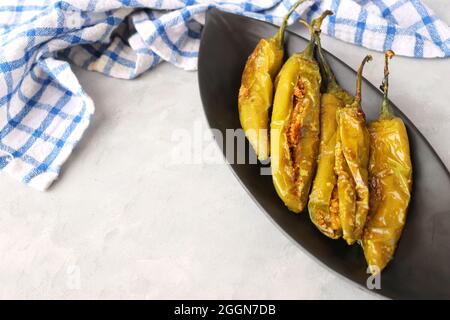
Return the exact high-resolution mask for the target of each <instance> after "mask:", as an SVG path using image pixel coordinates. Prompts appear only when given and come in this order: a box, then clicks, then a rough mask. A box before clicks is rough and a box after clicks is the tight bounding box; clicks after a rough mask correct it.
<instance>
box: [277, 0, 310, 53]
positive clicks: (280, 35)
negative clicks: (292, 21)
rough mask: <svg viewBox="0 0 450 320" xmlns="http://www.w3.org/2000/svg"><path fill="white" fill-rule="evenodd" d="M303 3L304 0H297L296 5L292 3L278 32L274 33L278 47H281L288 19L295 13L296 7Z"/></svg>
mask: <svg viewBox="0 0 450 320" xmlns="http://www.w3.org/2000/svg"><path fill="white" fill-rule="evenodd" d="M304 1H305V0H298V1H297V2H296V3H294V4H293V5H292V7H291V9H289V11H288V13H287V14H286V15H285V16H284V18H283V22H282V23H281V26H280V29H279V30H278V32H277V33H276V35H275V37H274V38H275V39H276V41H277V42H278V44H279V45H280V46H283V42H284V30H285V29H286V27H287V23H288V20H289V17H290V16H291V14H292V13H293V12H294V11H295V9H297V7H298V6H299V5H300V4H301V3H302V2H304Z"/></svg>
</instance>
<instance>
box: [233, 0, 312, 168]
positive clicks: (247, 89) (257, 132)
mask: <svg viewBox="0 0 450 320" xmlns="http://www.w3.org/2000/svg"><path fill="white" fill-rule="evenodd" d="M303 1H304V0H300V1H297V2H296V3H295V4H294V5H293V6H292V8H291V10H290V11H289V12H288V14H287V15H286V17H285V18H284V20H283V23H282V25H281V27H280V29H279V30H278V32H277V33H276V34H275V35H274V36H273V37H272V38H269V39H261V40H260V41H259V43H258V44H257V46H256V48H255V49H254V51H253V52H252V54H251V55H250V56H249V58H248V60H247V63H246V65H245V68H244V72H243V74H242V80H241V87H240V89H239V97H238V109H239V119H240V122H241V126H242V128H243V129H244V133H245V135H246V136H247V139H248V140H249V142H250V144H251V145H252V147H253V149H254V150H255V152H256V155H257V156H258V159H260V160H265V159H267V158H268V157H269V152H270V144H269V133H268V126H269V109H270V107H271V106H272V100H273V80H274V79H275V77H276V75H277V73H278V71H279V70H280V68H281V65H282V63H283V55H284V48H283V47H284V30H285V28H286V25H287V20H288V18H289V16H290V15H291V14H292V12H294V10H295V8H297V6H298V5H299V4H300V3H301V2H303Z"/></svg>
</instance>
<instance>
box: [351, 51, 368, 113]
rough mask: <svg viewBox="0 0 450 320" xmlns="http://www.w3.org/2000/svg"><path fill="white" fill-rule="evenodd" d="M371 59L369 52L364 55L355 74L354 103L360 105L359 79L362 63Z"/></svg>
mask: <svg viewBox="0 0 450 320" xmlns="http://www.w3.org/2000/svg"><path fill="white" fill-rule="evenodd" d="M371 60H372V56H371V55H370V54H368V55H367V56H365V57H364V59H363V61H362V62H361V65H360V66H359V69H358V74H357V76H356V95H355V102H354V104H355V105H360V104H361V79H362V72H363V70H364V65H365V64H366V62H369V61H371Z"/></svg>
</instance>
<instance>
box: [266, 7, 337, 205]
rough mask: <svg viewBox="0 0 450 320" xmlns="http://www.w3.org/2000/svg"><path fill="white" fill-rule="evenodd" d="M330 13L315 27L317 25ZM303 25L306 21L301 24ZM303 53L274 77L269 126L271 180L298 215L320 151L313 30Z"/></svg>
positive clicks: (297, 55)
mask: <svg viewBox="0 0 450 320" xmlns="http://www.w3.org/2000/svg"><path fill="white" fill-rule="evenodd" d="M328 14H329V12H326V13H324V14H323V15H322V16H321V17H320V18H319V19H318V20H316V21H315V22H313V25H314V24H320V22H321V21H322V20H323V18H324V17H325V16H326V15H328ZM303 23H305V24H306V22H303ZM308 28H309V31H310V34H311V40H310V42H309V44H308V45H307V46H306V48H305V49H304V50H303V51H302V52H297V53H295V54H293V55H292V56H291V57H290V58H289V59H288V60H287V61H286V63H285V64H284V65H283V67H282V68H281V71H280V73H279V74H278V76H277V81H276V83H277V85H276V90H275V98H274V103H273V111H272V121H271V124H270V139H271V166H272V179H273V184H274V186H275V189H276V191H277V193H278V195H279V197H280V198H281V199H282V200H283V202H284V204H285V205H286V206H287V207H288V208H289V209H290V210H291V211H293V212H295V213H299V212H301V211H302V210H303V209H304V207H305V205H306V203H307V201H308V194H309V190H310V187H311V182H312V179H313V177H314V171H315V167H316V162H317V155H318V152H319V132H320V84H321V76H320V70H319V65H318V63H317V61H316V60H315V59H314V57H313V51H314V43H315V41H314V29H313V27H312V25H308Z"/></svg>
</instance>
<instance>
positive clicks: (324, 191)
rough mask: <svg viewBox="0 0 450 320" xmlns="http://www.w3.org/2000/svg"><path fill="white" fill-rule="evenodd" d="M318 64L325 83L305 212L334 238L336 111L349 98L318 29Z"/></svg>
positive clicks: (337, 230)
mask: <svg viewBox="0 0 450 320" xmlns="http://www.w3.org/2000/svg"><path fill="white" fill-rule="evenodd" d="M315 40H316V44H317V53H318V56H319V63H320V64H321V66H322V69H323V70H324V73H325V77H326V78H325V80H326V81H327V85H326V89H325V92H324V93H322V97H321V102H320V104H321V106H320V150H319V159H318V163H317V172H316V176H315V178H314V182H313V185H312V189H311V194H310V196H309V203H308V211H309V215H310V218H311V221H312V222H313V223H314V225H316V227H317V228H318V229H319V230H320V231H321V232H322V233H323V234H325V235H326V236H328V237H330V238H332V239H337V238H339V237H341V236H342V227H341V222H340V218H339V198H338V192H337V177H336V173H335V171H334V165H335V147H336V130H337V121H336V112H337V110H339V109H341V108H343V107H344V106H345V105H346V104H351V103H352V102H353V96H352V95H350V94H349V93H348V92H347V91H345V90H344V89H342V88H341V87H340V86H339V84H338V83H337V81H336V78H335V76H334V74H333V71H332V70H331V68H330V66H329V65H328V62H327V60H326V59H325V56H324V54H323V51H322V46H321V43H320V30H316V32H315Z"/></svg>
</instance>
